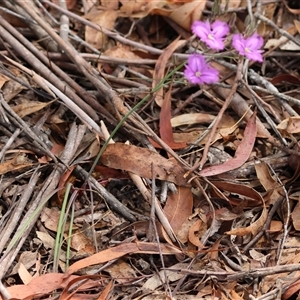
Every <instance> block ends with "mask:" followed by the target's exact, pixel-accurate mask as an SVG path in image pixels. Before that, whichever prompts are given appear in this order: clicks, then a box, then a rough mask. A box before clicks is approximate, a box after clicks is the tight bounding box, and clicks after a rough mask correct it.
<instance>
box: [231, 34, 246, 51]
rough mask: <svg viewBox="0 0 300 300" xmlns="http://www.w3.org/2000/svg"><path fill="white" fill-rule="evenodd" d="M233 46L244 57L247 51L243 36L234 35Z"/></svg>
mask: <svg viewBox="0 0 300 300" xmlns="http://www.w3.org/2000/svg"><path fill="white" fill-rule="evenodd" d="M232 46H233V47H234V48H235V50H236V51H238V52H239V53H240V54H241V55H244V51H245V42H244V39H243V36H242V35H241V34H234V35H233V36H232Z"/></svg>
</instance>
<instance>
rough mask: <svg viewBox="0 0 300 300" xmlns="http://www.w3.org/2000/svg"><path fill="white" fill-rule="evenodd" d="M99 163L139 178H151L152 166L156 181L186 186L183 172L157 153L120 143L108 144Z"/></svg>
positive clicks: (176, 165)
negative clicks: (128, 172)
mask: <svg viewBox="0 0 300 300" xmlns="http://www.w3.org/2000/svg"><path fill="white" fill-rule="evenodd" d="M100 162H101V163H102V164H103V165H105V166H107V167H110V168H113V169H121V170H123V171H130V172H132V173H134V174H136V175H139V176H140V177H144V178H149V179H151V178H152V171H151V170H152V166H153V172H154V174H155V176H156V179H159V180H167V181H171V182H174V183H175V184H177V185H179V186H188V185H189V184H188V183H187V180H186V179H185V178H184V177H183V175H184V174H185V170H184V169H183V168H181V167H180V166H179V165H178V164H176V163H173V162H172V161H171V160H168V159H166V158H164V157H162V156H161V155H159V154H158V153H156V152H154V151H151V150H148V149H145V148H140V147H136V146H132V145H126V144H122V143H115V144H110V145H108V146H107V148H106V149H105V151H104V153H103V154H102V156H101V158H100Z"/></svg>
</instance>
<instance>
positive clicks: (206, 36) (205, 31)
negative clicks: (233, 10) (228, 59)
mask: <svg viewBox="0 0 300 300" xmlns="http://www.w3.org/2000/svg"><path fill="white" fill-rule="evenodd" d="M192 31H193V33H194V34H196V35H197V36H198V37H199V38H200V40H201V41H202V42H204V43H205V44H206V45H207V46H208V47H210V48H211V49H214V50H223V49H224V48H225V45H224V40H225V36H226V35H227V33H228V32H229V26H228V24H227V23H225V22H222V21H215V22H213V23H212V24H210V23H209V21H206V22H201V21H195V22H194V23H193V25H192Z"/></svg>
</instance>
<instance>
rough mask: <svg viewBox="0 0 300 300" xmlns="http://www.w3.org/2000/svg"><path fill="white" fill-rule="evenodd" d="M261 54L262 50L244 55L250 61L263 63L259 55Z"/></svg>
mask: <svg viewBox="0 0 300 300" xmlns="http://www.w3.org/2000/svg"><path fill="white" fill-rule="evenodd" d="M262 52H263V51H262V50H256V51H253V52H251V53H245V56H246V57H247V58H248V59H250V60H253V61H258V62H263V60H264V59H263V56H262V55H261V54H262Z"/></svg>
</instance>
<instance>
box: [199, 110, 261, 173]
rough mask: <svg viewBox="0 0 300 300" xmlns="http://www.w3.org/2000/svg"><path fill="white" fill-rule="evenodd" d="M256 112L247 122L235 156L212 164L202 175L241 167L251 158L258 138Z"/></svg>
mask: <svg viewBox="0 0 300 300" xmlns="http://www.w3.org/2000/svg"><path fill="white" fill-rule="evenodd" d="M256 132H257V128H256V112H254V113H253V114H252V116H251V118H250V119H249V120H248V122H247V126H246V129H245V132H244V138H243V139H242V141H241V143H240V145H239V146H238V148H237V149H236V152H235V156H234V157H233V158H231V159H229V160H227V161H226V162H225V163H223V164H221V165H216V166H211V167H208V168H206V169H203V170H202V171H200V175H201V176H203V177H204V176H214V175H218V174H222V173H225V172H228V171H231V170H234V169H237V168H239V167H241V166H242V165H243V164H244V163H245V162H246V161H247V159H248V158H249V156H250V154H251V151H252V148H253V146H254V143H255V139H256Z"/></svg>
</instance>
